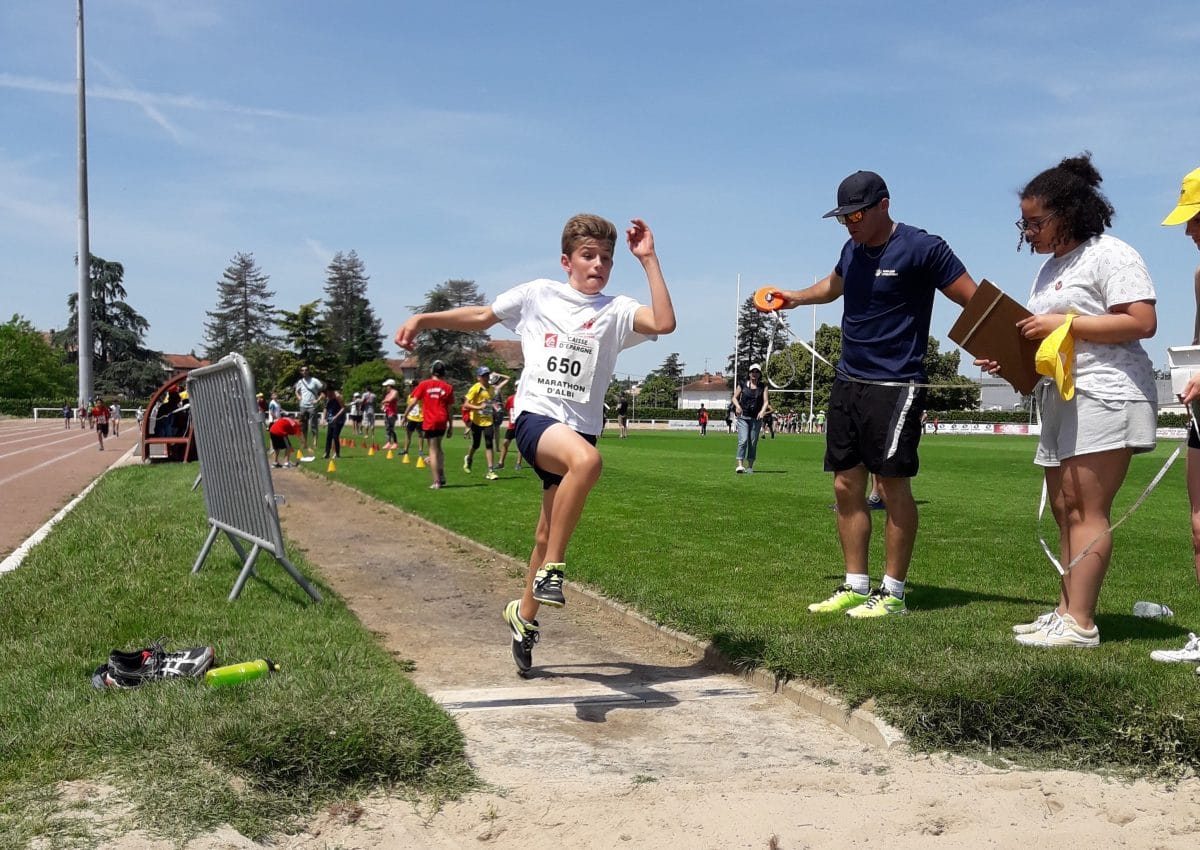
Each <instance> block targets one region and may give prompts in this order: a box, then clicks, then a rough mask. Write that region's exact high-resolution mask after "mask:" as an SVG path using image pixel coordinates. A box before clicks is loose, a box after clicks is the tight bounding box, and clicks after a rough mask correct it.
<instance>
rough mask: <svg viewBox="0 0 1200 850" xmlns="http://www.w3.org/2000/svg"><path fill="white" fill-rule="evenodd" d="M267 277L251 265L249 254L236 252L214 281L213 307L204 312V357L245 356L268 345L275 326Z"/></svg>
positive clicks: (252, 256) (272, 294)
mask: <svg viewBox="0 0 1200 850" xmlns="http://www.w3.org/2000/svg"><path fill="white" fill-rule="evenodd" d="M269 280H270V278H269V277H268V276H267V275H265V274H263V273H262V271H261V270H260V269H259V268H258V265H257V264H256V263H255V262H254V255H253V254H245V253H238V254H235V255H234V257H233V261H232V262H231V263H230V264H229V265H228V266H227V267H226V269H225V272H224V274H222V275H221V279H220V280H219V281H217V306H216V309H215V310H211V311H207V312H206V313H205V315H206V316H208V317H209V319H210V320H211V321H208V322H205V323H204V339H205V342H206V343H207V347H206V349H205V354H206V356H207V357H209V358H210V359H212V360H216V359H218V358H221V357H224V356H225V355H226V354H228V353H230V352H231V351H236V352H239V353H242V354H245V353H246V352H247V351H249V350H250V349H251V348H254V347H260V346H271V345H273V344H275V342H276V341H277V340H276V339H275V337H274V336H273V335H272V333H271V329H272V328H273V327H274V325H275V306H274V304H272V303H271V299H272V298H274V297H275V293H274V292H272V291H271V290H269V289H267V282H268V281H269Z"/></svg>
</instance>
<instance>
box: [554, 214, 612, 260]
mask: <svg viewBox="0 0 1200 850" xmlns="http://www.w3.org/2000/svg"><path fill="white" fill-rule="evenodd" d="M589 239H595V240H596V241H597V242H600V243H601V244H604V245H607V246H608V250H609V251H610V252H611V251H615V250H616V247H617V226H616V225H615V224H613V223H612V222H611V221H609V220H608V219H606V218H601V217H600V216H598V215H592V214H591V213H580V214H579V215H573V216H571V217H570V218H569V219H567V223H566V224H565V225H564V226H563V232H562V252H563V253H564V254H566V255H567V256H568V257H569V256H570V255H571V253H572V252H573V251H574V250H575V249H576V248H578V247H579V246H580V245H581V244H583V243H584V242H586V241H587V240H589Z"/></svg>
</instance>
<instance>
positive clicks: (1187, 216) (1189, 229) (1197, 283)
mask: <svg viewBox="0 0 1200 850" xmlns="http://www.w3.org/2000/svg"><path fill="white" fill-rule="evenodd" d="M1162 223H1163V226H1166V227H1169V226H1171V225H1176V224H1186V225H1187V226H1186V227H1185V228H1184V233H1185V234H1186V235H1187V236H1188V238H1190V239H1191V240H1192V242H1194V243H1195V245H1196V247H1197V248H1200V168H1197V169H1195V170H1193V171H1190V172H1188V174H1187V175H1186V176H1185V177H1184V178H1183V185H1182V186H1181V187H1180V189H1179V203H1178V204H1176V205H1175V209H1173V210H1171V212H1170V213H1168V214H1167V217H1166V218H1164V219H1163V222H1162ZM1193 288H1194V291H1195V293H1196V326H1195V330H1194V331H1193V334H1192V345H1200V267H1198V268H1197V269H1196V272H1195V275H1194V287H1193ZM1179 398H1180V400H1181V401H1182V402H1183V403H1184V404H1186V405H1188V406H1189V407H1190V406H1191V404H1192V402H1193V401H1196V400H1200V371H1197V372H1195V373H1193V374H1192V377H1191V379H1190V380H1189V381H1188V383H1187V386H1186V387H1184V389H1183V392H1182V393H1180V395H1179ZM1187 444H1188V453H1187V491H1188V501H1189V502H1190V503H1191V509H1192V551H1193V553H1194V555H1193V560H1194V568H1195V570H1196V581H1197V582H1200V435H1198V434H1197V433H1196V422H1195V420H1192V421H1190V422H1189V423H1188V429H1187ZM1150 657H1151V658H1153V659H1154V660H1155V661H1186V662H1192V663H1195V662H1197V661H1200V638H1197V637H1196V635H1195V634H1194V633H1193V634H1191V635H1189V636H1188V641H1187V643H1186V645H1185V646H1184V647H1183V649H1168V650H1162V649H1158V650H1155V651H1154V652H1151V653H1150ZM1196 672H1197V673H1200V667H1197V668H1196Z"/></svg>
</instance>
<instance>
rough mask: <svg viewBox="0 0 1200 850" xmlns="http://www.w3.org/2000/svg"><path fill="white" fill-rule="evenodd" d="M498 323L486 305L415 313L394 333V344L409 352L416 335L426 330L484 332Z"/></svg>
mask: <svg viewBox="0 0 1200 850" xmlns="http://www.w3.org/2000/svg"><path fill="white" fill-rule="evenodd" d="M499 321H500V318H499V317H498V316H497V315H496V314H495V313H493V312H492V308H491V306H488V305H481V306H474V305H472V306H468V307H455V308H454V309H453V310H442V311H440V312H437V313H417V315H415V316H413V317H411V318H410V319H409V320H408V321H407V322H405V323H404V324H402V325H401V326H400V330H398V331H396V337H395V343H396V345H398V346H400V347H401V348H404V349H408V350H411V349H412V347H413V346H414V345H416V343H417V335H418V334H419V333H421V331H423V330H426V329H428V328H434V329H437V330H443V331H486V330H487V329H488V328H490V327H491V326H492V325H494V324H496V323H497V322H499Z"/></svg>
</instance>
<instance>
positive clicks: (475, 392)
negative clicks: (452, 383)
mask: <svg viewBox="0 0 1200 850" xmlns="http://www.w3.org/2000/svg"><path fill="white" fill-rule="evenodd" d="M491 400H492V391H491V390H490V389H488V388H487V387H486V386H484V385H483V384H481V383H478V382H476V383H475V384H474V385H473V386H472V387H471V389H469V390H467V404H482V405H483V410H472V411H471V424H472V425H478V426H479V427H481V428H487V427H489V426H491V424H492V408H491V405H489V404H488V402H489V401H491Z"/></svg>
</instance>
